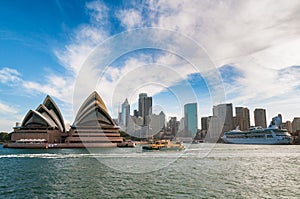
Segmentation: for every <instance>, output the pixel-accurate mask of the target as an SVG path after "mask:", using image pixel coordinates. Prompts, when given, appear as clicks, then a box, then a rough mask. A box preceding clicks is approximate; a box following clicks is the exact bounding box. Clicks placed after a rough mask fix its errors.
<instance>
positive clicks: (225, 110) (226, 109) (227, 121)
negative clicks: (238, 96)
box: [210, 103, 233, 136]
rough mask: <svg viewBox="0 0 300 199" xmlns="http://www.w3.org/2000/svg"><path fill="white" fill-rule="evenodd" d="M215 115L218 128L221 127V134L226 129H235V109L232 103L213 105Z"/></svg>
mask: <svg viewBox="0 0 300 199" xmlns="http://www.w3.org/2000/svg"><path fill="white" fill-rule="evenodd" d="M213 116H214V117H216V119H217V122H218V123H219V124H218V125H217V128H218V129H219V127H221V129H222V130H221V135H220V136H223V133H224V132H226V131H230V130H232V129H233V110H232V103H229V104H219V105H216V106H214V107H213ZM210 125H211V124H210Z"/></svg>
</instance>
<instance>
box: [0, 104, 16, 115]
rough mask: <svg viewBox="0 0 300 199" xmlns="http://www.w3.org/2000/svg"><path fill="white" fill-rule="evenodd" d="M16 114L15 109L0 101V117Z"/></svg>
mask: <svg viewBox="0 0 300 199" xmlns="http://www.w3.org/2000/svg"><path fill="white" fill-rule="evenodd" d="M17 112H18V110H17V109H16V108H15V107H13V106H11V105H8V104H6V103H4V102H1V101H0V113H1V115H5V114H16V113H17Z"/></svg>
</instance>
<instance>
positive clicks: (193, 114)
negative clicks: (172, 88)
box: [184, 103, 198, 137]
mask: <svg viewBox="0 0 300 199" xmlns="http://www.w3.org/2000/svg"><path fill="white" fill-rule="evenodd" d="M184 129H185V134H186V136H192V137H195V136H196V134H197V130H198V116H197V103H189V104H185V105H184Z"/></svg>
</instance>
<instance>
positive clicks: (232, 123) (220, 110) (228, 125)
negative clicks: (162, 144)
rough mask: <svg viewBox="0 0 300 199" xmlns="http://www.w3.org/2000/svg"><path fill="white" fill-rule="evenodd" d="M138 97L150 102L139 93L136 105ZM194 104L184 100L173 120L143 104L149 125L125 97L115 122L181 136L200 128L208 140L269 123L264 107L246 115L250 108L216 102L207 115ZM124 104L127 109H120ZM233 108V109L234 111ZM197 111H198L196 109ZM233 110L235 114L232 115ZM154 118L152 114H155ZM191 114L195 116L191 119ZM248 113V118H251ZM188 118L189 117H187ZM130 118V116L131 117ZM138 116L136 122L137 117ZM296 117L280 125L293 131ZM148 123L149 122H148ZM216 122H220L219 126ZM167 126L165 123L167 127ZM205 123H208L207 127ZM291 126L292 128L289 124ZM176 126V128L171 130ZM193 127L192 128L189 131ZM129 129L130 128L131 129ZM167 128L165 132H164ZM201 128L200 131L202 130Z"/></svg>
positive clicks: (192, 133) (192, 134)
mask: <svg viewBox="0 0 300 199" xmlns="http://www.w3.org/2000/svg"><path fill="white" fill-rule="evenodd" d="M142 98H148V99H151V104H152V97H151V96H148V95H147V93H140V94H139V102H138V103H139V104H140V103H141V99H142ZM197 106H198V104H197V103H196V102H194V103H187V104H184V112H183V113H182V115H181V116H180V117H178V119H180V118H181V119H180V121H179V120H177V116H174V115H168V116H167V117H166V115H165V113H164V112H163V111H160V112H159V113H158V112H153V111H152V107H151V106H147V107H148V108H149V111H148V112H149V113H148V115H147V116H148V118H150V120H149V121H151V120H153V121H154V123H152V124H149V121H148V122H146V123H145V122H144V118H145V117H142V114H141V113H139V112H140V110H143V108H141V107H142V105H141V104H140V105H139V110H136V109H134V110H132V111H130V104H129V103H128V100H127V98H126V99H125V101H124V103H123V104H122V109H121V112H119V113H118V115H119V116H121V117H119V118H118V123H119V125H121V127H122V130H124V131H126V130H128V129H127V128H128V126H129V123H130V122H133V123H135V125H137V126H148V125H150V126H152V127H154V128H155V127H156V128H155V129H156V131H157V132H159V131H160V130H161V129H162V127H164V128H167V129H168V128H170V129H168V130H169V133H171V134H174V135H176V134H177V133H178V132H181V133H182V132H183V133H184V135H188V136H189V137H194V136H195V135H196V134H197V132H198V131H199V130H201V131H202V133H203V134H204V135H206V134H207V133H210V134H211V135H210V137H208V139H210V138H212V137H211V136H214V137H219V136H220V135H217V134H216V132H221V136H222V135H223V133H224V132H226V131H230V130H233V129H236V128H238V129H239V130H242V131H248V130H249V129H250V127H262V128H267V127H268V126H269V124H270V122H271V121H272V120H273V117H274V116H276V115H274V116H272V120H270V121H267V120H266V115H267V110H266V109H263V108H255V109H254V110H253V113H252V114H250V111H249V109H248V108H247V107H241V106H234V105H233V104H232V103H223V104H217V105H214V106H213V107H211V109H212V115H209V116H206V115H204V116H202V115H200V117H199V116H198V112H199V110H198V108H197ZM123 107H127V108H125V109H124V108H123ZM234 110H235V111H234ZM200 112H201V111H200ZM234 112H235V114H234ZM161 114H163V118H164V119H163V120H164V121H163V122H157V119H158V120H161V118H160V117H159V116H160V115H161ZM124 115H126V118H128V119H126V121H127V120H131V121H129V122H127V123H126V125H125V124H124V119H123V118H124V117H125V116H124ZM278 115H279V116H280V117H281V120H282V115H281V113H278ZM157 116H158V118H157V119H155V117H157ZM194 116H195V118H194ZM251 116H252V117H251ZM189 117H190V118H192V119H190V121H189V119H188V118H189ZM133 118H134V119H133ZM138 118H140V120H139V121H138V120H137V119H138ZM251 118H253V120H254V122H253V123H251V122H250V120H251ZM299 118H300V117H293V119H292V120H282V125H283V126H282V127H284V128H286V129H288V131H289V132H293V130H297V129H298V128H299V124H298V123H299V121H300V120H299ZM150 123H151V122H150ZM220 124H223V125H221V126H220ZM168 125H169V126H168ZM209 126H211V128H210V130H209V131H208V129H209ZM292 126H294V127H292ZM175 129H176V130H175ZM191 129H193V130H191ZM131 130H132V129H131ZM168 130H167V131H168ZM203 130H204V132H203Z"/></svg>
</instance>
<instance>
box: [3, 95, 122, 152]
mask: <svg viewBox="0 0 300 199" xmlns="http://www.w3.org/2000/svg"><path fill="white" fill-rule="evenodd" d="M122 142H123V138H122V137H121V136H120V133H119V127H118V126H117V125H116V124H115V122H114V120H113V119H112V118H111V116H110V115H109V113H108V110H107V107H106V106H105V104H104V102H103V100H102V99H101V97H100V96H99V94H98V93H97V92H93V93H92V94H90V96H89V97H88V98H87V99H86V100H85V101H84V102H83V104H82V105H81V107H80V108H79V110H78V112H77V115H76V117H75V121H74V122H73V124H72V125H71V128H70V129H68V130H67V129H66V126H65V123H64V119H63V117H62V114H61V112H60V110H59V108H58V106H57V105H56V103H55V102H54V101H53V99H52V98H51V97H50V96H47V97H46V99H45V100H44V102H43V104H41V105H39V106H38V107H37V109H36V110H30V111H29V112H28V113H27V114H26V116H25V117H24V119H23V121H22V123H21V125H18V126H16V127H14V131H13V132H12V134H11V142H10V143H8V144H6V147H14V148H43V147H46V148H47V147H53V148H85V147H116V146H117V145H118V144H119V143H122Z"/></svg>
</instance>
